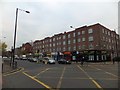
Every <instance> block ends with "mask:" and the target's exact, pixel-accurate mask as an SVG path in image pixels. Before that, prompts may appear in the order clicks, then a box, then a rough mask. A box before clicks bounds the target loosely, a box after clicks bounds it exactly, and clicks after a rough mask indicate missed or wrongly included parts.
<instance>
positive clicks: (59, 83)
mask: <svg viewBox="0 0 120 90" xmlns="http://www.w3.org/2000/svg"><path fill="white" fill-rule="evenodd" d="M65 69H66V67H64V68H63V71H62V74H61V77H60V79H59V82H58V85H57V88H60V87H61V83H62V79H63V75H64V72H65Z"/></svg>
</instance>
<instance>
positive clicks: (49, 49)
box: [33, 23, 120, 60]
mask: <svg viewBox="0 0 120 90" xmlns="http://www.w3.org/2000/svg"><path fill="white" fill-rule="evenodd" d="M119 46H120V37H119V35H118V34H116V32H115V31H111V30H109V29H108V28H106V27H104V26H103V25H101V24H99V23H97V24H94V25H90V26H83V27H80V28H76V29H75V30H73V31H70V32H64V33H59V34H56V35H53V36H52V37H46V38H45V39H42V40H36V41H35V42H34V43H33V52H34V53H46V54H58V52H59V53H64V52H71V56H76V57H77V55H78V54H80V53H81V52H82V53H88V54H89V57H88V59H89V60H102V59H105V60H106V59H107V58H108V57H109V59H110V58H111V57H115V56H118V55H119V53H118V50H119Z"/></svg>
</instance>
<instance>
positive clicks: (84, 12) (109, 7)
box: [0, 0, 119, 50]
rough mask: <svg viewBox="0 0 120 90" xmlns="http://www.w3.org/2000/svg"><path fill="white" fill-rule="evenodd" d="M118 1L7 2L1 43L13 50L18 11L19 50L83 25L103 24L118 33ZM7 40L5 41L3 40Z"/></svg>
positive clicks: (43, 0)
mask: <svg viewBox="0 0 120 90" xmlns="http://www.w3.org/2000/svg"><path fill="white" fill-rule="evenodd" d="M118 1H119V0H34V1H33V0H32V1H31V0H24V1H23V0H16V1H15V0H4V1H1V5H0V6H1V7H0V10H1V11H2V14H0V20H1V21H0V23H1V25H0V31H1V32H2V36H1V39H2V40H3V41H5V42H6V43H7V45H8V49H9V50H10V48H11V46H13V35H14V24H15V11H16V8H20V9H24V10H28V11H30V14H28V13H25V12H23V11H20V10H19V11H18V24H17V25H18V27H17V39H16V47H18V46H21V45H22V44H23V43H26V42H31V40H32V41H35V40H41V39H43V38H45V37H51V36H53V35H54V34H58V33H62V32H65V31H71V30H73V29H71V28H70V26H73V27H74V28H78V27H81V26H84V25H92V24H95V23H100V24H102V25H104V26H105V27H107V28H109V29H111V30H114V29H116V30H117V29H118ZM4 37H6V38H4Z"/></svg>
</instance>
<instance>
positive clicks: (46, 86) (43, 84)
mask: <svg viewBox="0 0 120 90" xmlns="http://www.w3.org/2000/svg"><path fill="white" fill-rule="evenodd" d="M22 73H23V74H24V75H26V76H28V77H29V78H31V79H32V80H34V81H36V82H38V83H39V84H41V85H42V86H44V87H45V88H47V89H49V90H52V89H51V87H49V86H48V85H46V84H45V83H43V82H41V81H39V80H38V79H36V78H35V77H33V76H30V75H29V74H27V73H25V72H22Z"/></svg>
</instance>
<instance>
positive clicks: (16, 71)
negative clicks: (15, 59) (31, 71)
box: [3, 67, 24, 76]
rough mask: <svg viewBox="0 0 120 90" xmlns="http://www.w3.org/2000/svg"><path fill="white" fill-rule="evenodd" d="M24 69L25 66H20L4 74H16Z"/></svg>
mask: <svg viewBox="0 0 120 90" xmlns="http://www.w3.org/2000/svg"><path fill="white" fill-rule="evenodd" d="M19 69H20V70H19ZM22 70H24V68H22V67H20V68H18V69H16V70H13V71H11V72H7V73H4V74H3V76H9V75H13V74H16V73H18V72H21V71H22Z"/></svg>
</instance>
